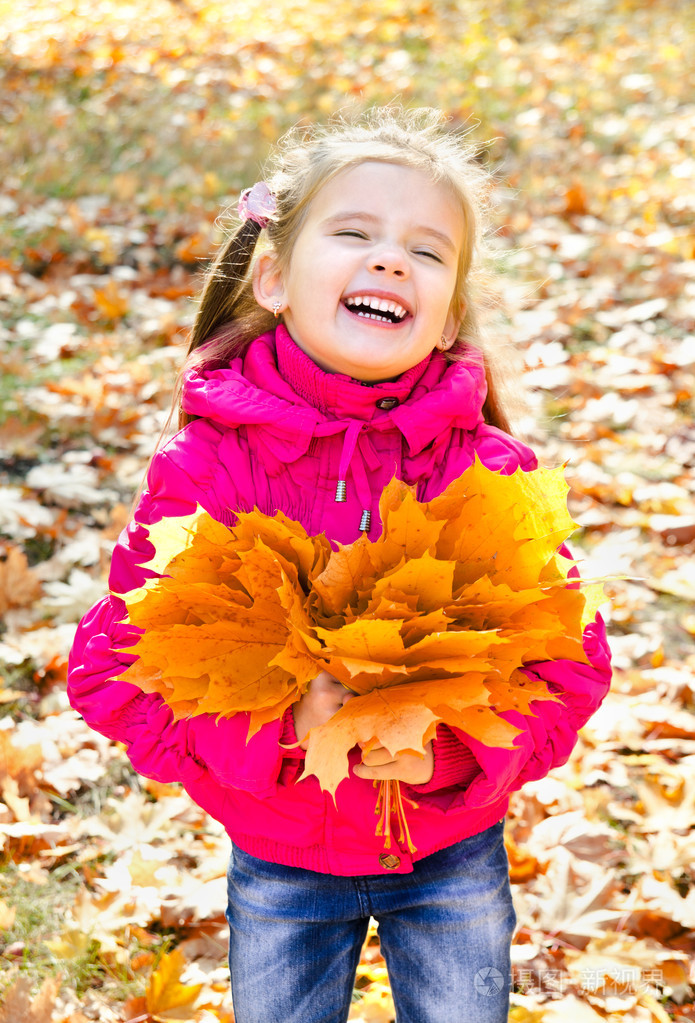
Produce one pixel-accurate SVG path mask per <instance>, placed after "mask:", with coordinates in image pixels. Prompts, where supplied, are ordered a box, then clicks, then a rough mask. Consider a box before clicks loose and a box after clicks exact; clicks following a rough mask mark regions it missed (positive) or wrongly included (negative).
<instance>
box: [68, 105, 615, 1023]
mask: <svg viewBox="0 0 695 1023" xmlns="http://www.w3.org/2000/svg"><path fill="white" fill-rule="evenodd" d="M441 120H442V119H441V118H440V117H439V115H437V114H435V113H434V112H432V111H416V112H412V113H410V114H403V113H399V112H398V111H394V110H393V109H391V108H387V109H385V110H378V111H372V112H371V113H370V114H369V115H366V116H364V117H363V118H362V119H361V120H358V121H356V122H355V123H345V122H338V123H337V124H335V125H333V126H330V127H328V128H324V129H320V130H317V131H315V132H314V133H313V134H309V135H306V136H305V137H304V138H298V137H297V136H295V135H293V136H291V137H290V140H289V142H288V143H287V145H286V146H285V148H284V149H282V150H280V152H279V154H278V157H277V162H278V165H277V169H276V171H275V172H274V174H273V175H272V177H271V178H270V179H269V183H268V184H265V183H263V182H261V183H258V184H256V185H254V186H253V188H251V189H250V190H247V191H246V192H245V193H244V194H243V196H242V199H241V202H240V204H239V213H240V216H241V219H242V223H241V226H240V227H239V228H238V230H237V231H236V233H234V234H233V235H232V237H231V238H230V239H229V241H228V242H227V244H226V245H225V246H224V247H223V249H222V251H221V252H220V254H219V256H218V258H217V260H216V262H215V264H214V266H213V268H212V270H211V271H210V274H209V277H208V279H207V282H206V284H205V287H204V290H203V294H202V299H201V303H200V310H199V313H198V317H197V320H196V323H195V325H194V327H193V331H192V339H191V343H190V348H189V353H188V358H187V360H186V366H185V372H184V374H183V383H182V387H181V389H180V398H179V399H178V400H179V401H180V426H181V429H180V431H179V432H178V433H177V434H176V436H175V437H174V438H173V439H172V440H170V441H169V442H168V443H167V444H165V445H164V446H163V447H161V448H160V450H158V451H157V452H156V454H155V456H154V457H153V459H152V462H151V465H150V467H149V473H148V478H147V485H146V488H145V490H144V492H143V494H142V496H141V498H140V501H139V503H138V506H137V509H136V511H135V514H134V520H133V522H132V523H131V525H130V526H129V528H128V529H127V530H126V531H125V532H124V533H123V535H122V536H121V538H120V540H119V544H118V546H117V547H116V550H115V552H114V556H113V562H112V567H111V577H110V586H111V590H112V591H113V592H112V595H111V596H108V597H106V598H104V600H102V601H101V602H100V603H99V604H97V605H96V607H95V608H93V610H92V611H91V612H90V613H89V614H88V615H86V617H85V618H84V620H83V621H82V623H81V625H80V627H79V630H78V633H77V638H76V640H75V645H74V648H73V651H72V657H71V665H70V677H69V692H70V699H71V701H72V704H73V706H74V707H76V708H77V709H78V710H79V711H80V712H81V713H82V714H83V715H84V717H85V719H86V720H87V721H88V722H89V723H90V724H91V725H92V726H93V727H94V728H96V729H98V730H99V731H101V732H103V733H104V734H105V735H107V736H109V737H111V738H112V739H115V740H118V741H120V742H123V743H125V745H126V746H127V748H128V753H129V756H130V758H131V760H132V762H133V765H134V766H135V767H136V769H137V770H138V771H141V772H142V773H143V774H145V775H148V776H149V777H151V778H155V779H157V780H159V781H162V782H167V781H180V782H182V783H183V785H184V786H185V787H186V789H187V790H188V792H189V793H190V795H191V796H192V798H193V799H194V800H195V801H196V802H197V803H198V804H199V805H200V806H201V807H203V809H205V810H206V811H207V812H208V813H210V814H212V815H213V816H214V817H216V818H217V819H218V820H220V821H222V822H223V824H224V825H225V827H226V829H227V830H228V832H229V835H230V837H231V840H232V843H233V853H232V857H231V862H230V868H229V876H228V881H229V885H228V887H229V905H228V910H227V917H228V920H229V925H230V934H231V941H230V952H229V962H230V969H231V978H232V995H233V1002H234V1011H235V1014H236V1019H237V1023H272V1021H277V1023H339V1021H344V1020H346V1019H347V1016H348V1011H349V1007H350V1000H351V992H352V988H353V981H354V977H355V970H356V967H357V963H358V961H359V956H360V950H361V946H362V943H363V940H364V938H365V935H366V932H367V926H368V923H369V918H370V916H374V917H375V918H376V919H377V920H378V922H379V935H380V940H381V948H382V950H383V954H384V956H385V958H386V963H387V967H388V971H389V976H390V980H391V986H392V990H393V996H394V1001H395V1005H396V1011H397V1016H398V1023H440V1021H441V1023H464V1021H470V1023H487V1021H496V1023H502V1021H506V1019H507V1010H508V996H509V986H510V944H511V937H512V931H513V927H514V923H515V916H514V911H513V908H512V902H511V897H510V887H509V878H508V867H507V861H506V856H505V850H504V845H503V840H502V828H503V820H504V815H505V812H506V809H507V805H508V797H509V794H510V792H512V791H513V790H515V789H517V788H519V787H520V786H521V785H523V783H524V782H525V781H527V780H529V779H535V778H540V777H542V776H543V775H545V774H546V772H547V771H549V770H550V769H551V768H553V767H555V766H557V765H558V764H562V763H564V762H565V761H566V760H567V758H568V756H569V754H570V751H571V749H572V747H573V746H574V744H575V742H576V738H577V730H578V729H579V728H580V727H581V726H582V725H583V724H584V723H585V722H586V721H587V719H588V718H589V717H590V715H591V714H592V713H593V711H594V710H595V709H596V707H597V706H598V704H599V703H600V701H601V699H602V698H603V696H604V695H605V693H606V691H607V688H608V685H609V679H610V669H609V659H608V652H607V647H606V642H605V636H604V631H603V627H602V625H601V623H600V622H595V623H593V624H591V625H590V626H589V627H588V628H587V629H586V632H585V649H586V653H587V655H588V659H589V662H590V663H589V664H580V663H574V662H570V661H555V662H543V663H536V664H534V665H533V667H532V669H531V668H529V667H528V666H527V668H526V669H525V670H527V671H528V672H529V673H530V674H533V675H536V676H539V677H540V678H542V679H544V680H546V682H547V683H549V688H550V690H551V691H552V692H554V693H556V694H558V695H559V696H560V697H561V700H562V702H548V701H536V703H535V712H536V716H534V717H530V716H521V715H519V714H515V713H509V714H508V715H507V716H508V718H509V720H511V721H513V722H514V724H515V725H517V727H519V728H520V729H521V734H520V735H519V737H518V739H517V740H516V748H514V749H511V750H505V749H496V748H494V749H493V748H489V747H486V746H483V745H482V744H481V743H479V742H476V741H474V740H473V739H471V738H469V737H467V735H466V734H465V733H463V732H459V731H456V730H454V729H450V728H447V727H445V726H443V725H440V726H439V727H438V729H437V734H436V738H435V739H434V740H433V741H432V742H431V743H430V744H429V745H428V746H427V755H426V756H425V757H424V758H422V757H416V756H414V755H410V754H403V755H401V756H398V757H396V758H392V757H391V756H390V755H389V753H388V752H387V750H386V749H384V748H383V747H382V748H377V749H373V750H372V751H371V752H369V753H368V754H365V755H361V754H362V751H361V750H360V748H359V747H356V748H355V749H354V750H353V751H352V753H351V773H350V777H349V778H348V779H346V780H345V781H344V782H343V783H342V784H341V785H340V787H339V789H338V792H337V803H336V804H334V803H333V800H332V799H331V797H330V796H329V795H327V794H326V793H324V792H322V791H321V789H320V787H319V785H318V782H317V780H316V778H315V777H313V776H312V777H308V778H306V779H305V780H303V781H299V780H298V778H299V775H300V774H301V772H302V766H303V763H302V762H303V757H304V749H305V747H306V737H307V733H308V732H309V731H310V730H311V728H313V727H315V726H318V725H320V724H323V723H324V722H325V721H327V720H328V719H329V718H330V717H331V716H332V715H333V714H334V713H335V712H336V711H337V710H338V709H339V708H340V707H341V706H342V704H343V703H344V702H345V701H346V700H347V699H349V698H350V695H351V694H350V693H349V692H348V691H347V690H346V689H345V688H343V686H341V685H340V683H338V682H337V681H336V680H335V679H333V678H332V677H331V676H330V675H327V674H326V673H325V672H323V673H321V674H320V675H319V676H318V677H317V678H316V679H315V680H314V682H313V683H312V684H311V685H310V687H309V690H308V692H307V693H306V695H304V696H303V697H302V698H301V699H300V700H299V701H298V702H297V703H296V704H294V706H293V707H291V708H290V709H289V710H288V711H287V712H286V713H285V715H284V718H283V720H281V721H277V722H274V723H271V724H267V725H265V726H264V727H263V728H262V729H261V730H260V731H259V732H258V733H257V734H256V735H254V737H253V738H252V739H251V740H250V741H249V742H248V744H247V743H246V733H247V719H248V715H246V714H237V715H236V716H234V717H232V718H229V719H220V720H217V719H216V718H215V716H214V715H201V716H198V717H193V718H190V719H186V720H180V721H174V720H173V718H172V714H171V712H170V710H169V708H168V707H167V705H166V704H165V703H164V702H163V701H162V699H161V697H160V696H158V695H151V694H149V695H146V694H145V693H143V692H141V691H140V690H139V689H138V688H136V687H135V686H133V685H131V684H129V683H126V682H121V681H115V679H116V678H117V676H118V675H119V674H120V673H121V672H122V671H123V670H124V669H125V667H126V666H127V664H128V663H130V661H132V657H130V658H129V657H128V656H126V655H124V654H122V653H119V652H118V651H119V650H122V649H123V648H124V647H125V646H127V645H129V644H132V643H133V642H135V640H136V638H137V637H136V635H135V633H134V631H133V629H132V628H129V627H128V625H127V624H126V623H125V622H124V618H125V607H124V604H123V601H122V600H121V599H120V598H119V597H117V596H114V595H113V594H114V593H124V592H126V591H127V590H129V589H131V588H133V587H135V586H137V585H140V584H141V582H142V580H143V579H144V577H145V576H146V575H151V572H148V571H147V570H146V569H143V567H142V566H143V565H144V564H145V563H146V562H147V561H148V560H149V559H150V558H151V557H152V554H153V548H152V545H151V544H150V543H149V541H148V530H147V526H148V524H149V523H154V522H157V521H159V520H160V519H162V518H163V517H164V516H178V515H184V514H190V513H191V512H193V511H194V510H195V508H196V505H197V504H200V505H202V506H203V507H204V508H205V509H206V510H207V511H208V512H209V513H210V514H211V515H213V516H214V517H216V518H217V519H219V520H220V521H222V522H224V523H226V524H228V525H231V524H233V523H234V521H235V513H236V512H238V511H240V510H244V511H250V510H252V509H253V507H254V506H257V507H258V508H259V509H260V510H261V511H262V512H265V513H267V514H270V515H273V514H275V513H276V512H277V511H278V510H280V511H282V512H284V514H285V515H287V516H288V517H289V518H291V519H296V520H299V521H300V522H301V523H302V525H303V526H304V527H305V529H306V530H307V531H308V532H309V533H310V534H316V533H320V532H325V533H326V535H327V536H328V537H329V538H330V539H331V540H332V541H340V542H341V543H350V542H351V541H353V540H355V539H356V538H357V537H358V536H359V534H360V531H366V532H367V533H368V535H369V536H370V538H372V539H374V538H376V537H377V536H378V535H379V532H380V521H379V496H380V494H381V492H382V490H383V488H384V487H385V485H386V484H387V483H388V482H389V480H390V479H391V478H392V477H393V476H394V475H396V476H397V477H398V478H399V479H402V480H405V481H406V482H407V483H409V484H414V485H416V487H417V496H418V499H419V500H429V499H431V498H433V497H434V496H436V495H437V494H439V493H440V492H441V491H442V490H443V489H444V488H445V487H446V486H447V485H448V484H449V483H450V482H451V481H452V480H454V479H456V478H457V477H458V476H460V475H461V474H462V473H463V471H464V470H465V469H466V468H467V467H468V466H469V465H470V464H471V463H472V461H473V459H474V457H475V456H477V457H478V458H479V459H480V460H481V461H482V462H483V463H484V464H485V465H486V466H487V467H489V468H491V469H494V470H499V471H502V472H503V473H512V472H514V471H515V470H516V469H517V468H519V467H521V468H522V469H523V470H529V469H532V468H534V467H535V466H536V459H535V457H534V455H533V453H532V452H531V451H530V450H529V449H528V448H527V447H525V446H524V445H523V444H522V443H520V442H519V441H517V440H515V439H514V438H513V437H511V436H510V434H509V433H508V427H507V421H506V419H505V416H504V412H503V410H502V408H501V406H500V402H499V400H498V397H497V393H496V390H495V381H494V379H493V377H492V374H491V372H490V370H489V367H488V366H487V365H486V359H485V356H484V354H483V351H482V348H481V344H480V338H479V331H478V329H477V326H476V316H475V309H474V306H473V303H472V300H471V295H470V291H471V281H472V280H473V275H474V271H475V270H476V256H477V252H478V248H479V238H480V225H479V219H480V218H479V215H478V205H479V196H480V194H481V192H482V189H483V188H484V185H485V181H484V176H483V174H482V172H481V170H480V169H479V167H478V166H477V164H476V162H475V160H474V157H473V156H472V155H471V154H470V153H468V152H466V151H464V149H463V147H462V145H461V143H460V140H458V139H457V138H456V137H455V136H454V135H452V134H449V133H447V132H446V131H445V129H444V128H443V127H442V124H441ZM259 236H263V237H265V238H266V239H267V243H266V245H264V246H263V251H262V252H261V253H260V254H256V251H255V250H256V243H257V240H258V239H259ZM374 779H399V780H400V781H401V783H402V791H403V794H404V795H406V796H407V798H408V799H409V800H412V801H413V802H414V803H415V804H417V808H414V807H413V806H411V805H408V823H409V827H410V833H411V837H412V841H413V844H414V845H415V847H416V850H417V851H416V853H412V852H410V851H409V848H408V846H407V845H405V844H404V845H403V846H402V847H399V846H398V844H396V845H392V846H391V849H390V850H389V851H388V852H387V851H385V849H384V846H383V840H382V839H381V838H378V837H377V836H376V835H375V815H374V807H375V800H376V797H377V787H375V786H374V784H373V781H374Z"/></svg>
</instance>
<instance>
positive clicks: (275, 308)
mask: <svg viewBox="0 0 695 1023" xmlns="http://www.w3.org/2000/svg"><path fill="white" fill-rule="evenodd" d="M281 309H282V302H280V301H278V299H277V298H276V299H275V301H274V302H273V316H274V317H275V319H276V320H277V318H278V316H279V315H280V310H281Z"/></svg>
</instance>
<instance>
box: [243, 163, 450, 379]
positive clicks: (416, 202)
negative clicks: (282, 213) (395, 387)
mask: <svg viewBox="0 0 695 1023" xmlns="http://www.w3.org/2000/svg"><path fill="white" fill-rule="evenodd" d="M463 241H464V218H463V213H462V211H461V208H460V206H459V204H458V203H457V202H456V200H455V199H454V198H453V196H452V195H451V194H450V192H449V191H448V190H447V189H446V188H445V187H444V186H443V185H440V184H436V183H435V182H433V181H432V180H431V179H430V178H429V177H428V176H427V175H426V174H425V173H424V172H423V171H420V170H416V169H415V168H412V167H405V166H401V165H400V164H389V163H379V162H376V161H370V162H365V163H361V164H358V165H357V166H355V167H351V168H349V169H347V170H345V171H342V172H341V173H340V174H338V175H336V177H334V178H333V179H332V180H331V181H329V182H328V183H327V184H326V185H324V186H323V188H322V189H321V190H320V191H319V192H318V194H317V195H316V197H315V198H314V201H313V202H312V204H311V207H310V209H309V211H308V214H307V217H306V220H305V221H304V224H303V226H302V228H301V230H300V232H299V235H298V236H297V239H296V241H295V244H294V248H293V250H292V256H291V259H290V264H289V267H288V268H287V270H285V271H282V270H280V269H279V267H278V264H277V262H276V260H275V258H274V257H273V256H272V255H270V254H265V255H264V256H262V257H261V259H260V260H259V262H258V266H257V270H256V276H255V281H254V290H255V294H256V299H257V300H258V302H259V303H260V305H262V306H263V307H264V308H267V309H271V308H272V305H273V302H274V301H279V302H281V303H282V306H283V312H284V320H285V324H286V326H287V330H288V331H289V333H290V335H291V337H292V338H293V340H294V341H295V343H296V344H297V345H298V346H299V347H300V348H301V349H302V350H303V351H304V352H306V354H307V355H308V356H309V357H310V358H311V359H313V361H314V362H316V363H317V364H318V365H319V366H321V367H322V369H324V370H326V371H327V372H329V373H344V374H347V375H348V376H351V377H354V378H356V379H358V380H365V381H371V382H377V381H383V380H391V379H393V378H394V377H397V376H399V375H400V374H401V373H403V372H405V371H406V370H407V369H410V368H411V366H415V365H417V363H418V362H421V361H422V359H424V358H425V356H426V355H427V354H428V352H430V351H431V350H432V349H433V348H434V347H435V345H437V344H438V343H439V342H440V339H441V337H442V335H444V336H445V337H446V339H447V340H448V341H451V340H452V339H453V338H454V337H455V335H456V332H457V331H458V327H459V322H458V321H457V320H456V319H455V318H454V316H453V314H452V312H451V304H452V298H453V295H454V287H455V284H456V275H457V268H458V261H459V253H460V251H461V246H462V245H463Z"/></svg>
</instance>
